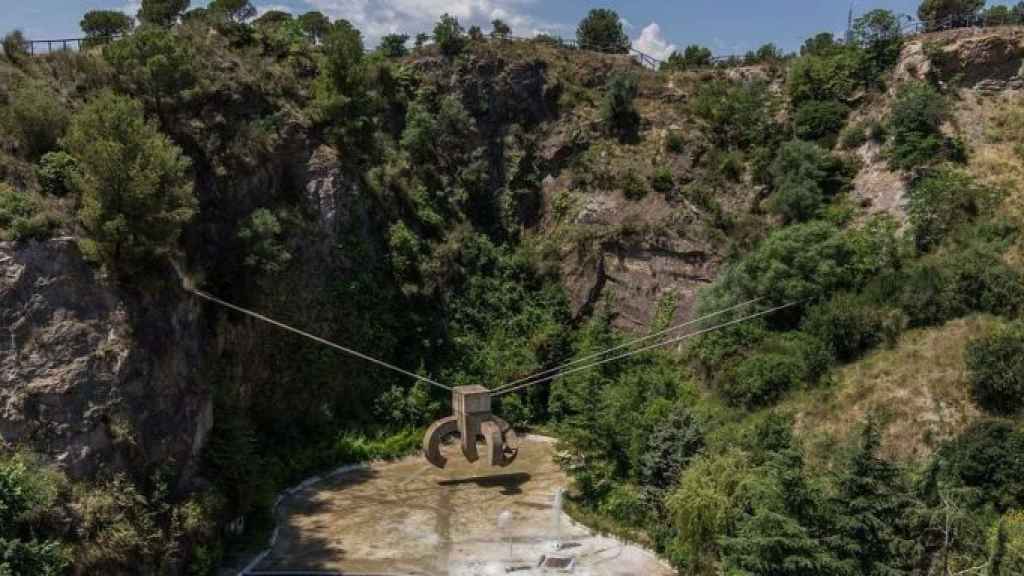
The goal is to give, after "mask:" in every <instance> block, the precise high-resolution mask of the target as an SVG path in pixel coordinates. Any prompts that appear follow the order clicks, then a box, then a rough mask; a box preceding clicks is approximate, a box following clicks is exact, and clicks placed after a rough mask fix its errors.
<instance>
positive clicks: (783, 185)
mask: <svg viewBox="0 0 1024 576" xmlns="http://www.w3.org/2000/svg"><path fill="white" fill-rule="evenodd" d="M768 172H769V174H770V175H771V183H772V186H773V188H774V189H775V191H774V193H773V194H772V196H771V197H770V198H769V201H768V206H769V208H770V209H771V211H772V212H773V213H775V214H777V215H779V216H781V217H782V218H783V220H784V221H785V222H806V221H807V220H810V219H812V218H813V217H815V216H816V215H817V214H818V212H819V211H820V209H821V207H822V205H823V204H824V203H825V202H826V201H827V200H829V199H831V198H832V197H834V196H835V195H837V194H839V193H840V192H842V191H844V190H845V189H846V188H848V187H849V185H850V183H851V182H852V180H853V176H854V174H855V173H856V168H855V167H854V166H851V165H850V164H848V163H846V162H844V161H843V160H842V159H841V158H838V157H836V156H833V155H832V154H831V153H830V152H828V151H827V150H824V149H822V148H821V147H820V146H817V145H814V144H811V143H809V142H804V141H800V140H794V141H792V142H787V143H786V144H784V145H783V146H782V147H781V148H780V149H779V152H778V155H777V156H776V158H775V160H774V161H773V162H772V164H771V166H770V167H769V168H768Z"/></svg>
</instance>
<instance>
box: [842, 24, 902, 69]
mask: <svg viewBox="0 0 1024 576" xmlns="http://www.w3.org/2000/svg"><path fill="white" fill-rule="evenodd" d="M852 32H853V40H854V42H856V43H857V44H858V45H860V46H861V47H862V48H863V49H864V50H865V52H866V54H867V58H868V62H870V64H871V66H870V68H869V69H868V70H866V71H865V73H866V74H867V77H866V78H865V80H866V81H868V82H873V81H874V80H875V78H876V77H878V76H879V75H881V74H882V73H883V72H884V71H886V70H888V69H889V68H890V67H892V66H893V65H895V64H896V62H897V61H899V58H900V50H901V49H902V48H903V38H902V32H901V27H900V21H899V18H898V17H897V16H896V14H894V13H893V12H891V11H889V10H872V11H870V12H868V13H867V14H865V15H863V16H861V17H860V18H857V19H856V20H854V22H853V30H852Z"/></svg>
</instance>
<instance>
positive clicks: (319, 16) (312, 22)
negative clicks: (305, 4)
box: [299, 10, 331, 44]
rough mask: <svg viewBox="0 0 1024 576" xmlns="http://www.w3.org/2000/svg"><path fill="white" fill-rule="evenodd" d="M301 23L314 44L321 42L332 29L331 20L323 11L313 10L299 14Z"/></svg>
mask: <svg viewBox="0 0 1024 576" xmlns="http://www.w3.org/2000/svg"><path fill="white" fill-rule="evenodd" d="M299 25H300V26H302V31H303V32H305V33H306V35H307V36H309V39H310V40H312V41H313V43H314V44H319V43H320V41H321V40H323V38H324V36H325V35H326V34H327V32H328V31H329V30H330V28H331V21H330V20H329V19H328V18H327V16H324V15H323V13H322V12H317V11H315V10H313V11H310V12H306V13H305V14H303V15H302V16H299Z"/></svg>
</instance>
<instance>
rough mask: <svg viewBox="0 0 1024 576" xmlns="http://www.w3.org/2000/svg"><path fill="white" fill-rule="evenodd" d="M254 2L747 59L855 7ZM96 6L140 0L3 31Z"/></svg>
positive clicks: (790, 44) (32, 14) (881, 1)
mask: <svg viewBox="0 0 1024 576" xmlns="http://www.w3.org/2000/svg"><path fill="white" fill-rule="evenodd" d="M918 3H919V0H873V1H869V0H857V1H856V2H855V3H854V11H855V13H862V12H865V11H867V10H870V9H873V8H887V9H889V10H893V11H895V12H897V13H906V14H913V13H915V11H916V9H917V5H918ZM990 3H991V2H990ZM997 3H1002V2H997ZM205 4H206V0H192V5H193V6H201V5H205ZM254 4H255V5H256V6H257V7H258V8H260V9H262V10H266V9H271V8H273V9H284V10H288V11H291V12H296V13H299V12H304V11H306V10H320V11H322V12H324V13H325V14H327V15H328V16H330V17H332V18H346V19H348V20H349V21H351V22H352V23H353V24H355V25H356V26H357V27H359V28H360V29H361V30H362V31H363V34H364V35H365V36H366V38H367V44H369V45H371V46H372V45H374V44H375V43H376V41H377V39H378V38H379V37H380V36H381V35H383V34H387V33H390V32H405V33H409V34H415V33H417V32H421V31H426V30H428V29H429V28H430V27H431V24H432V22H434V21H435V20H436V19H437V17H438V16H439V15H440V14H441V13H443V12H450V13H452V14H454V15H455V16H457V17H458V18H459V19H460V20H461V21H462V22H463V23H464V24H467V25H468V24H481V25H484V24H485V23H487V22H490V21H491V19H492V18H493V17H501V18H503V19H504V20H505V21H507V22H509V23H510V24H512V27H513V30H514V32H515V33H517V34H521V35H532V34H535V33H537V32H542V31H543V32H548V33H553V34H558V35H562V36H567V37H571V36H572V35H573V34H574V32H575V27H576V23H577V22H578V21H579V20H580V19H581V18H582V17H583V16H584V15H586V13H587V11H588V10H590V9H591V8H596V7H602V8H612V9H615V10H616V11H618V13H619V14H620V15H621V16H622V17H623V19H624V20H625V21H626V23H627V31H628V32H629V35H630V37H631V38H633V39H634V44H635V45H636V46H637V47H638V48H640V49H642V50H644V51H645V52H649V53H651V54H653V55H655V56H658V57H664V56H666V55H667V54H668V53H670V52H671V50H672V48H674V47H679V46H685V45H687V44H702V45H705V46H709V47H710V48H712V50H713V51H714V52H715V53H716V54H733V53H742V52H745V51H747V50H750V49H753V48H756V47H758V46H760V45H761V44H764V43H766V42H774V43H776V44H777V45H779V46H780V47H782V48H783V49H785V50H794V49H796V48H798V47H799V46H800V44H801V43H802V41H803V39H804V38H807V37H808V36H810V35H812V34H814V33H817V32H821V31H829V32H842V31H843V30H845V26H846V18H847V11H848V9H849V6H850V5H849V2H848V1H847V0H756V1H754V0H675V1H672V0H606V1H605V2H603V3H595V2H594V0H590V1H583V0H557V1H552V0H254ZM98 8H103V9H115V10H123V11H125V12H130V13H132V14H134V12H135V11H136V10H137V9H138V0H0V33H2V32H6V31H7V30H10V29H14V28H21V29H22V30H24V31H25V33H26V35H27V36H29V37H30V38H35V39H47V38H59V37H76V36H78V35H80V33H79V30H78V21H79V20H80V18H81V15H82V14H83V13H85V12H86V11H88V10H91V9H98ZM485 28H486V26H485Z"/></svg>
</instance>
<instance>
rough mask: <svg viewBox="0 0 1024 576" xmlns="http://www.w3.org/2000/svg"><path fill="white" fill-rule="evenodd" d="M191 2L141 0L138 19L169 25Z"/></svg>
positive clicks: (148, 22)
mask: <svg viewBox="0 0 1024 576" xmlns="http://www.w3.org/2000/svg"><path fill="white" fill-rule="evenodd" d="M191 3H192V0H142V7H141V9H140V10H139V20H141V21H142V22H143V23H145V24H153V25H155V26H170V25H172V24H174V23H175V22H177V21H178V18H179V17H180V16H181V14H182V12H184V11H185V10H188V7H189V5H190V4H191Z"/></svg>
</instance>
